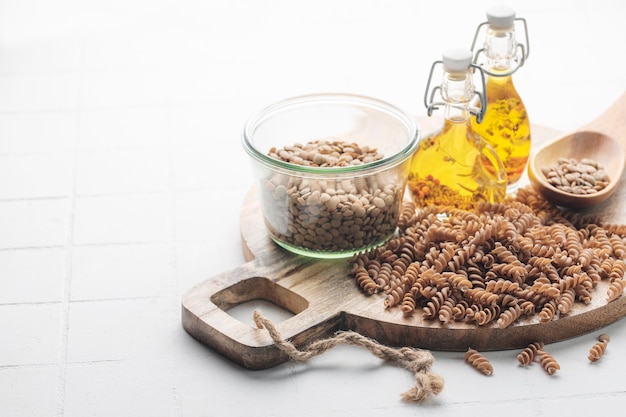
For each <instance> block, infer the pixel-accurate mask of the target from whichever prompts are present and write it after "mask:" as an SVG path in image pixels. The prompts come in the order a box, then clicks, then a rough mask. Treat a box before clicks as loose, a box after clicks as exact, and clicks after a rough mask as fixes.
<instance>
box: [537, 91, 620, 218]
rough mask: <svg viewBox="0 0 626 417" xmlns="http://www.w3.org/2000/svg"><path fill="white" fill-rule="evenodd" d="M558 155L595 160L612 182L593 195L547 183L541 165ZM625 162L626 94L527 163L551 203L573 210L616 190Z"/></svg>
mask: <svg viewBox="0 0 626 417" xmlns="http://www.w3.org/2000/svg"><path fill="white" fill-rule="evenodd" d="M559 158H574V159H577V160H579V161H580V160H582V159H584V158H588V159H593V160H594V161H596V162H597V163H598V164H600V165H602V166H603V167H604V170H605V171H606V173H607V174H608V176H609V184H608V186H607V187H605V188H604V189H602V190H600V191H598V192H597V193H593V194H572V193H568V192H565V191H562V190H559V189H557V188H556V187H554V186H553V185H552V184H550V183H549V182H548V180H547V179H546V177H545V176H544V175H543V173H542V168H544V167H549V166H552V165H556V164H557V161H558V159H559ZM625 163H626V93H624V94H622V96H621V97H620V98H619V99H618V100H617V101H616V102H615V103H614V104H613V105H612V106H611V107H610V108H609V109H608V110H606V111H605V112H604V113H603V114H602V115H600V116H599V117H598V118H597V119H596V120H594V121H593V122H591V123H589V124H588V125H587V126H585V127H584V128H581V129H579V130H577V131H575V132H572V133H568V134H565V135H562V136H559V137H557V138H556V139H554V140H552V141H550V142H549V143H547V144H545V145H544V146H542V147H541V148H540V149H539V150H537V151H536V152H535V154H534V155H533V157H532V158H531V159H530V161H529V164H528V178H529V180H530V182H531V184H532V185H533V186H534V187H535V188H536V189H537V190H538V191H539V192H540V193H541V195H543V197H544V198H546V199H547V200H548V201H550V202H551V203H553V204H555V205H557V206H561V207H567V208H572V209H583V208H589V207H593V206H595V205H597V204H600V203H602V202H603V201H605V200H606V199H608V198H609V197H610V196H611V195H612V194H613V193H614V192H615V190H616V189H617V187H618V185H619V182H620V179H621V177H622V173H623V171H624V165H625Z"/></svg>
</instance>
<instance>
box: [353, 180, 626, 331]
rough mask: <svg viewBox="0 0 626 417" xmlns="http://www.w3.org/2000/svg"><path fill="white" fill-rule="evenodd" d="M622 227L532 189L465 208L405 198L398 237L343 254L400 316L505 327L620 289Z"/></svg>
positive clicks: (625, 231)
mask: <svg viewBox="0 0 626 417" xmlns="http://www.w3.org/2000/svg"><path fill="white" fill-rule="evenodd" d="M625 259H626V225H616V224H607V223H604V222H603V221H602V219H599V218H597V217H588V216H581V215H577V214H576V213H573V212H565V211H561V210H560V209H558V208H556V207H554V206H552V205H551V204H549V203H548V202H547V201H546V200H545V199H543V198H542V197H541V195H540V194H539V193H538V192H537V191H536V190H534V189H533V188H532V187H530V186H527V187H525V188H521V189H519V190H518V192H517V196H516V198H514V199H513V198H509V199H508V200H507V201H505V202H504V203H498V204H490V203H482V204H480V205H478V206H477V207H476V208H475V209H473V210H462V209H458V208H455V207H446V206H429V207H425V208H423V209H420V210H416V207H415V206H414V204H413V202H412V201H408V202H405V203H404V205H403V208H402V211H401V216H400V219H399V235H398V236H397V237H395V238H393V239H391V240H390V241H389V242H387V243H386V244H384V245H383V246H380V247H378V248H376V249H372V250H369V251H366V252H363V253H360V254H357V255H354V256H353V257H352V258H351V263H352V276H353V277H354V278H355V280H356V282H357V284H358V286H359V287H360V288H361V289H362V290H363V291H364V292H365V293H366V294H374V293H378V292H383V293H385V294H386V297H385V301H384V306H385V307H386V308H392V307H395V306H398V307H400V309H401V311H402V313H404V314H405V315H407V316H410V315H412V314H414V313H415V312H416V311H417V312H421V313H422V315H423V317H424V318H425V319H427V320H438V321H440V322H442V323H444V324H445V323H449V322H453V321H464V322H468V323H474V324H476V325H479V326H483V325H487V324H490V323H492V324H495V325H496V326H497V327H500V328H505V327H507V326H509V325H511V324H513V323H515V322H516V321H517V320H518V319H520V318H521V317H522V316H526V317H529V316H531V317H533V318H534V317H538V319H539V321H540V322H548V321H551V320H553V319H555V318H557V317H558V316H559V315H566V314H568V313H569V312H570V311H571V309H572V307H573V305H574V303H577V302H578V303H583V304H588V303H590V302H591V300H592V297H593V294H594V293H596V291H595V289H596V288H597V287H598V284H599V283H600V282H601V281H603V280H604V282H606V283H607V285H606V286H605V285H603V286H604V287H605V288H607V290H606V292H605V293H604V294H596V296H600V297H604V300H605V301H606V302H611V301H614V300H616V299H617V298H619V297H621V296H622V294H623V291H624V288H625V287H626V281H625V280H624V273H625V272H626V262H625Z"/></svg>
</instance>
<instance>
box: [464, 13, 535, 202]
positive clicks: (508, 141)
mask: <svg viewBox="0 0 626 417" xmlns="http://www.w3.org/2000/svg"><path fill="white" fill-rule="evenodd" d="M517 22H520V25H522V24H523V32H524V35H525V45H524V44H522V43H518V42H517V39H516V23H517ZM483 29H484V32H485V35H484V42H483V47H482V48H481V49H479V50H476V49H475V48H476V41H477V39H478V37H479V35H480V33H481V32H483ZM471 49H472V52H473V53H474V64H477V65H479V66H481V68H483V70H484V72H485V73H486V74H487V75H486V90H485V92H486V96H487V112H486V113H485V118H484V120H482V122H480V123H479V121H478V120H477V119H476V118H475V117H472V127H473V129H474V131H475V132H476V133H478V134H479V135H481V136H482V137H483V138H485V140H486V141H487V142H489V143H490V144H491V146H493V148H494V149H495V151H496V152H497V154H498V156H499V157H500V159H501V160H502V163H503V164H504V167H505V168H506V172H507V178H508V188H507V191H508V192H514V191H515V190H516V189H517V187H518V186H519V180H520V178H521V177H522V175H523V173H524V170H525V168H526V164H527V162H528V157H529V155H530V146H531V132H530V121H529V119H528V115H527V113H526V107H525V106H524V102H523V101H522V99H521V98H520V95H519V94H518V92H517V90H516V89H515V86H514V85H513V77H512V76H513V73H514V72H515V71H517V70H518V69H519V68H520V67H521V66H522V65H524V62H525V61H526V59H527V58H528V53H529V43H528V31H527V30H526V21H525V20H524V19H521V18H516V17H515V10H513V9H511V8H510V7H506V6H498V7H494V8H492V9H490V10H488V11H487V21H486V22H483V23H482V24H480V25H479V26H478V27H477V29H476V33H475V35H474V40H473V42H472V47H471Z"/></svg>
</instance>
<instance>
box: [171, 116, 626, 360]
mask: <svg viewBox="0 0 626 417" xmlns="http://www.w3.org/2000/svg"><path fill="white" fill-rule="evenodd" d="M555 134H556V132H554V131H552V130H550V129H545V128H535V130H534V135H535V136H534V137H535V140H537V139H539V140H545V139H547V138H550V137H552V136H554V135H555ZM538 136H540V137H539V138H538ZM624 198H625V196H624V192H623V190H620V192H618V193H617V195H616V196H615V197H613V198H611V200H610V201H608V202H606V203H605V204H604V205H603V207H600V208H597V209H596V214H601V215H608V216H609V217H612V218H613V219H614V220H615V222H616V221H617V220H618V217H620V216H621V214H619V215H618V213H620V211H619V209H618V206H619V205H621V202H623V201H626V200H624ZM240 220H241V234H242V243H243V248H244V254H245V255H246V259H247V260H248V262H247V263H246V264H244V265H242V266H240V267H238V268H235V269H234V270H232V271H227V272H225V273H222V274H219V275H218V276H215V277H212V278H209V279H207V280H206V281H204V282H202V283H200V284H198V285H197V286H195V287H194V288H192V289H191V290H189V291H188V292H187V293H186V294H185V295H184V297H183V326H184V327H185V329H186V330H187V332H188V333H190V334H191V335H192V336H193V337H195V338H197V339H198V340H200V341H201V342H203V343H205V344H207V345H209V346H211V347H212V348H214V349H216V350H217V351H219V352H220V353H222V354H224V355H225V356H227V357H228V358H230V359H231V360H233V361H235V362H237V363H239V364H241V365H243V366H245V367H248V368H253V369H259V368H267V367H271V366H274V365H277V364H279V363H281V362H284V361H286V360H288V358H287V357H286V356H285V354H284V353H282V352H281V351H279V350H278V349H277V348H276V347H275V346H274V345H273V342H272V340H271V339H270V338H269V336H268V335H267V334H266V332H265V331H261V330H259V329H255V328H252V327H250V326H247V325H245V324H243V323H241V322H240V321H239V320H236V319H234V318H233V317H231V316H230V315H229V314H228V313H227V311H228V309H230V308H232V307H234V306H236V305H238V304H241V303H244V302H247V301H250V300H255V299H263V300H266V301H269V302H271V303H274V304H276V305H278V306H280V307H282V308H284V309H286V310H289V311H291V312H292V313H293V314H294V316H293V317H291V318H289V319H287V320H284V321H282V322H280V323H275V324H276V326H277V328H278V330H279V331H280V332H281V334H282V336H283V337H285V338H287V339H290V340H292V341H293V342H294V343H295V344H296V345H302V346H304V345H306V344H308V343H310V342H312V341H315V340H319V339H321V338H325V337H328V336H331V335H332V334H333V333H334V332H336V331H338V330H354V331H357V332H359V333H360V334H362V335H364V336H368V337H372V338H374V339H376V340H377V341H379V342H380V343H384V344H388V345H391V346H415V347H420V348H424V349H431V350H456V351H462V350H466V349H467V348H468V347H469V346H471V347H473V348H475V349H478V350H483V351H489V350H504V349H517V348H523V347H525V346H527V345H528V344H529V343H531V342H534V341H542V342H544V343H552V342H556V341H561V340H565V339H569V338H572V337H576V336H579V335H582V334H585V333H588V332H591V331H594V330H597V329H599V328H601V327H603V326H606V325H608V324H610V323H612V322H614V321H616V320H618V319H620V318H622V317H623V316H624V315H625V314H626V297H620V298H619V299H617V300H616V301H614V302H611V303H608V304H607V302H606V296H605V294H606V289H607V287H608V284H607V283H606V282H601V283H600V284H599V285H598V287H597V288H596V289H595V290H594V292H593V295H594V296H593V301H592V302H591V303H590V304H588V305H584V304H582V303H575V307H574V308H573V310H572V311H571V312H570V313H569V314H567V315H561V316H560V317H558V318H557V319H555V320H553V321H550V322H548V323H540V322H539V321H538V318H537V317H536V316H535V317H532V318H528V319H524V320H519V321H518V322H516V323H514V324H513V325H511V326H509V327H507V328H498V327H497V326H496V325H495V324H489V325H485V326H476V325H475V324H468V323H465V322H453V323H450V324H447V325H445V326H444V325H442V324H441V323H439V322H438V321H436V320H435V321H427V320H424V319H423V318H422V317H421V314H415V315H413V316H411V317H408V318H407V317H404V316H403V314H402V313H401V311H400V310H399V308H391V309H385V308H384V305H383V300H384V295H383V294H377V295H373V296H367V295H365V294H364V293H363V292H362V291H361V290H360V289H359V288H358V287H357V285H356V282H355V280H354V279H353V278H351V276H350V264H349V262H348V261H347V260H345V259H338V260H320V259H313V258H305V257H301V256H298V255H295V254H292V253H290V252H287V251H286V250H284V249H283V248H281V247H279V246H278V245H276V244H275V243H274V242H273V241H272V240H271V239H270V238H269V236H268V234H267V232H266V230H265V227H264V224H263V217H262V214H261V211H260V206H259V203H258V200H257V197H256V192H255V190H254V188H252V189H251V190H250V192H249V193H248V195H247V196H246V198H245V201H244V203H243V207H242V211H241V217H240ZM619 220H622V219H619Z"/></svg>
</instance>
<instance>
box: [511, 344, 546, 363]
mask: <svg viewBox="0 0 626 417" xmlns="http://www.w3.org/2000/svg"><path fill="white" fill-rule="evenodd" d="M540 350H543V343H542V342H533V343H531V344H529V345H528V346H526V348H524V350H522V351H521V352H520V353H519V354H518V355H517V361H518V362H519V363H520V365H522V366H528V365H530V363H531V362H532V361H533V360H534V359H535V357H536V356H537V353H538V352H539V351H540Z"/></svg>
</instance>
